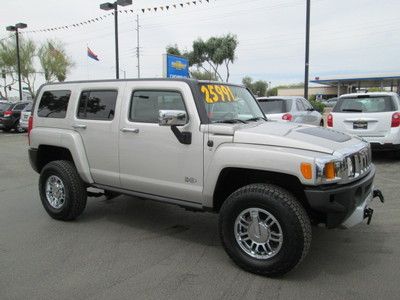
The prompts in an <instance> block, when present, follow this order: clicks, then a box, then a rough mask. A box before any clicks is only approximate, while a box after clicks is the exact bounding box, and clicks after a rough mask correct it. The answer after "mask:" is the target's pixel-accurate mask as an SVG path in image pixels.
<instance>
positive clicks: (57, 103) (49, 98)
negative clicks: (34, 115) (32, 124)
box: [38, 91, 71, 119]
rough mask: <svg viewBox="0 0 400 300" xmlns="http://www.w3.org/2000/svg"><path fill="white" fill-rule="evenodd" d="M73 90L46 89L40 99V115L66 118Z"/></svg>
mask: <svg viewBox="0 0 400 300" xmlns="http://www.w3.org/2000/svg"><path fill="white" fill-rule="evenodd" d="M70 96H71V91H46V92H44V93H43V95H42V98H41V99H40V103H39V108H38V116H39V117H42V118H59V119H60V118H61V119H62V118H65V115H66V114H67V108H68V102H69V98H70Z"/></svg>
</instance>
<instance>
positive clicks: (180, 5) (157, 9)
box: [21, 0, 216, 33]
mask: <svg viewBox="0 0 400 300" xmlns="http://www.w3.org/2000/svg"><path fill="white" fill-rule="evenodd" d="M210 1H211V0H195V1H184V2H179V3H174V4H168V5H163V6H153V7H146V8H141V9H139V10H133V9H120V10H118V12H119V13H125V14H138V13H140V12H141V13H142V14H145V13H150V12H160V11H169V10H171V9H178V8H185V7H188V6H194V5H201V4H206V3H210ZM215 1H216V0H215ZM113 15H114V12H111V13H108V14H105V15H102V16H98V17H95V18H91V19H87V20H85V21H82V22H78V23H74V24H69V25H64V26H57V27H49V28H43V29H36V30H24V31H21V33H39V32H51V31H58V30H69V29H74V28H77V27H81V26H86V25H89V24H92V23H96V22H101V21H103V20H104V19H106V18H108V17H110V16H113Z"/></svg>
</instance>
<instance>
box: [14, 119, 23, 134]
mask: <svg viewBox="0 0 400 300" xmlns="http://www.w3.org/2000/svg"><path fill="white" fill-rule="evenodd" d="M15 131H16V132H18V133H23V132H25V129H24V128H22V127H21V125H20V123H19V121H18V122H17V125H16V126H15Z"/></svg>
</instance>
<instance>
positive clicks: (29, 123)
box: [28, 116, 33, 145]
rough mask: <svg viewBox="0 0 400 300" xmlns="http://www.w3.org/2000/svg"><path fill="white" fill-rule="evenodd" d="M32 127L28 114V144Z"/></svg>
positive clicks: (31, 118) (31, 120)
mask: <svg viewBox="0 0 400 300" xmlns="http://www.w3.org/2000/svg"><path fill="white" fill-rule="evenodd" d="M32 128H33V117H32V116H30V117H29V119H28V143H29V145H30V144H31V137H30V134H31V130H32Z"/></svg>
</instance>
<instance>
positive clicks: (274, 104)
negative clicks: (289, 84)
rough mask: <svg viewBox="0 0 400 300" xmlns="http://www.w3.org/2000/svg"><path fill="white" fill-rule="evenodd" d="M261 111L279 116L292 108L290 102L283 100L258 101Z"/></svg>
mask: <svg viewBox="0 0 400 300" xmlns="http://www.w3.org/2000/svg"><path fill="white" fill-rule="evenodd" d="M258 103H259V104H260V106H261V109H262V110H263V111H264V113H266V114H281V113H286V112H288V111H289V110H290V108H291V107H292V100H284V99H267V100H264V99H263V100H259V102H258Z"/></svg>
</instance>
